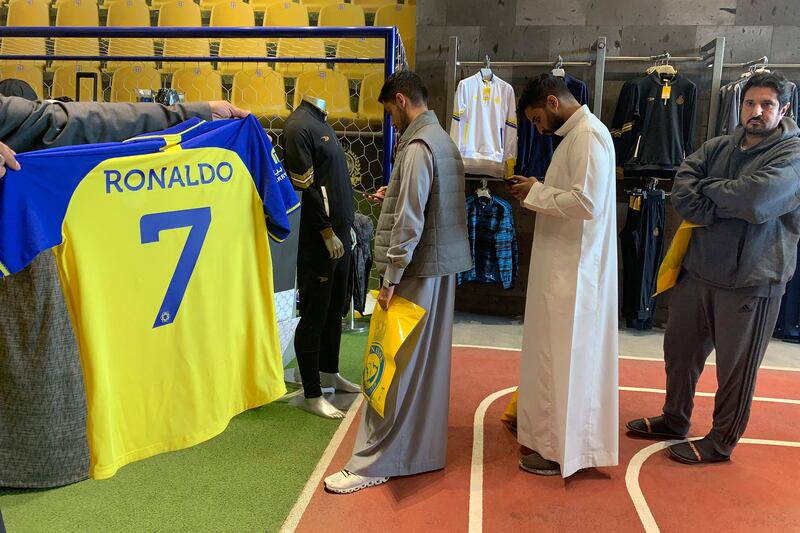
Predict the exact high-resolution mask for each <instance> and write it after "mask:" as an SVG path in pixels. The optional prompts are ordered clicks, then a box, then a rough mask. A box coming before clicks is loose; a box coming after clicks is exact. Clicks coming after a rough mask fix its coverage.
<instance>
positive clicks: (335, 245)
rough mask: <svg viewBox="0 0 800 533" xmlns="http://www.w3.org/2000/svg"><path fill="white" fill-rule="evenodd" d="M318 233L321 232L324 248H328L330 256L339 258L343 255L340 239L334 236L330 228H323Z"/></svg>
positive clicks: (342, 245)
mask: <svg viewBox="0 0 800 533" xmlns="http://www.w3.org/2000/svg"><path fill="white" fill-rule="evenodd" d="M320 233H322V238H323V239H324V240H325V248H327V249H328V255H329V256H330V258H331V259H341V258H342V257H343V256H344V244H343V243H342V240H341V239H340V238H339V237H337V236H336V234H335V233H334V232H333V230H332V229H331V228H325V229H324V230H322V231H321V232H320Z"/></svg>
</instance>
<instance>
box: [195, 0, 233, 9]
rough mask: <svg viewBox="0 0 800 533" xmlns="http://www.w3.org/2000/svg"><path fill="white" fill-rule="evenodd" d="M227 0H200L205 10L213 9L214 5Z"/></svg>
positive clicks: (201, 6)
mask: <svg viewBox="0 0 800 533" xmlns="http://www.w3.org/2000/svg"><path fill="white" fill-rule="evenodd" d="M227 1H229V0H200V9H202V10H203V11H211V10H212V9H213V8H214V6H216V5H218V4H221V3H222V2H227Z"/></svg>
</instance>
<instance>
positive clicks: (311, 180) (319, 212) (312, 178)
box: [284, 126, 332, 231]
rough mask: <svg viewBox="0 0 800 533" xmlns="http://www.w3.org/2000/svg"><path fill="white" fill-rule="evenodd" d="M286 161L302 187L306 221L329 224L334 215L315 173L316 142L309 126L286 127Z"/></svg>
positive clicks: (322, 226)
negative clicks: (306, 127)
mask: <svg viewBox="0 0 800 533" xmlns="http://www.w3.org/2000/svg"><path fill="white" fill-rule="evenodd" d="M284 138H285V142H284V144H285V149H284V160H285V161H284V163H286V170H288V171H289V177H290V178H291V180H292V185H294V188H295V189H297V190H300V191H303V211H302V217H303V221H304V223H308V224H310V225H311V226H310V227H311V229H314V230H316V231H322V230H324V229H325V228H330V227H331V226H332V225H331V219H330V214H329V211H328V208H327V207H326V205H325V198H324V195H323V188H322V187H324V186H325V183H321V182H320V179H319V176H316V175H315V174H314V143H313V141H312V139H311V135H310V133H309V132H308V131H307V130H304V129H300V128H294V127H291V126H290V127H288V128H286V130H284Z"/></svg>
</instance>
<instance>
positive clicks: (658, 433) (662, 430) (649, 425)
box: [625, 415, 686, 440]
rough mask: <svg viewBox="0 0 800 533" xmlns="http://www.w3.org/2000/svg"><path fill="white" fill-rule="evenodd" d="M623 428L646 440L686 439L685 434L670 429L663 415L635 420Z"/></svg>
mask: <svg viewBox="0 0 800 533" xmlns="http://www.w3.org/2000/svg"><path fill="white" fill-rule="evenodd" d="M625 427H626V428H628V431H630V432H631V433H633V434H634V435H637V436H639V437H645V438H648V439H656V440H663V439H682V438H685V437H686V434H685V433H678V432H676V431H673V430H672V429H670V427H669V426H668V425H667V422H666V421H665V420H664V416H663V415H662V416H654V417H649V418H648V417H645V418H637V419H636V420H631V421H630V422H628V423H627V424H625Z"/></svg>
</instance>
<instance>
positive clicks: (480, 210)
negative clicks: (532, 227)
mask: <svg viewBox="0 0 800 533" xmlns="http://www.w3.org/2000/svg"><path fill="white" fill-rule="evenodd" d="M467 232H468V234H469V244H470V248H471V249H472V270H469V271H467V272H464V273H463V274H459V275H458V283H459V285H460V284H461V283H463V282H465V281H474V282H477V283H501V284H502V285H503V288H504V289H510V288H512V287H513V286H514V281H515V280H516V278H517V265H518V263H519V250H518V248H517V232H516V230H515V229H514V215H513V214H512V212H511V204H509V203H508V202H506V201H505V200H503V199H502V198H498V197H496V196H492V197H491V198H479V197H478V196H476V195H474V194H473V195H472V196H469V197H468V198H467Z"/></svg>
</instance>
